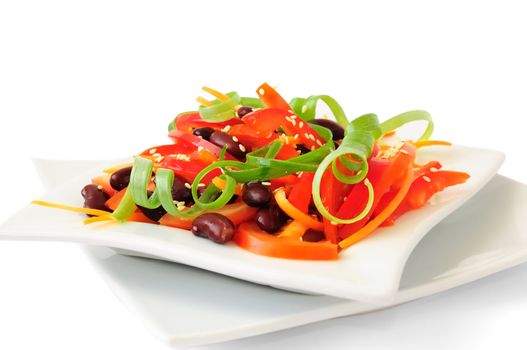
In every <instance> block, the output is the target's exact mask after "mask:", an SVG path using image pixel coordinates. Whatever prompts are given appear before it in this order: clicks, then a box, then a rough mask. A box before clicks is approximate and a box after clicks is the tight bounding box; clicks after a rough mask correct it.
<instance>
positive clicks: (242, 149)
mask: <svg viewBox="0 0 527 350" xmlns="http://www.w3.org/2000/svg"><path fill="white" fill-rule="evenodd" d="M238 147H239V148H240V151H242V152H246V151H247V149H246V148H245V146H244V145H242V144H241V143H240V144H239V145H238Z"/></svg>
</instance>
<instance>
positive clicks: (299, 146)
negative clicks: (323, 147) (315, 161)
mask: <svg viewBox="0 0 527 350" xmlns="http://www.w3.org/2000/svg"><path fill="white" fill-rule="evenodd" d="M295 148H296V150H297V151H300V154H306V153H309V152H311V151H310V149H309V148H307V147H306V146H304V145H303V144H301V143H299V144H297V145H296V147H295Z"/></svg>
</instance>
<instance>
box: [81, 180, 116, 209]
mask: <svg viewBox="0 0 527 350" xmlns="http://www.w3.org/2000/svg"><path fill="white" fill-rule="evenodd" d="M81 195H82V197H84V208H90V209H98V210H105V211H111V209H109V208H108V207H107V206H106V204H105V203H106V201H107V200H108V199H109V198H110V196H108V194H106V192H104V191H102V190H100V189H99V187H97V186H96V185H93V184H90V185H86V186H84V188H83V189H82V191H81ZM88 216H91V215H88Z"/></svg>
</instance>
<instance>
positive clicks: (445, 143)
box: [413, 140, 452, 148]
mask: <svg viewBox="0 0 527 350" xmlns="http://www.w3.org/2000/svg"><path fill="white" fill-rule="evenodd" d="M413 144H414V146H415V147H417V148H421V147H426V146H452V143H450V142H448V141H440V140H423V141H416V142H414V143H413Z"/></svg>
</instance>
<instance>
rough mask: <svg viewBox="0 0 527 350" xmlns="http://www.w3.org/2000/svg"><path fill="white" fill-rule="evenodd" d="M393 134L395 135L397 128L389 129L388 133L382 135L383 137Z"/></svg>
mask: <svg viewBox="0 0 527 350" xmlns="http://www.w3.org/2000/svg"><path fill="white" fill-rule="evenodd" d="M393 135H395V130H392V131H388V132H387V133H386V134H384V135H382V137H383V138H384V137H391V136H393Z"/></svg>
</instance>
